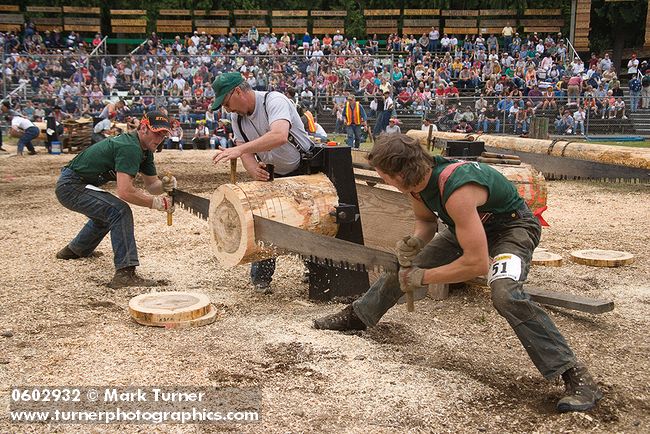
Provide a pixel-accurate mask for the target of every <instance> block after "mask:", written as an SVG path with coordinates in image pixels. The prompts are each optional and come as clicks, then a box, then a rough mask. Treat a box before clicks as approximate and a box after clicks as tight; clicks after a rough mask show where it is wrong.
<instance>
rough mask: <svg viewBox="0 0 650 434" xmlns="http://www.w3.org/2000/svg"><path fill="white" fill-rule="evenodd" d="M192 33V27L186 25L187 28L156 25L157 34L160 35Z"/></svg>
mask: <svg viewBox="0 0 650 434" xmlns="http://www.w3.org/2000/svg"><path fill="white" fill-rule="evenodd" d="M191 31H192V25H191V24H189V25H185V26H179V25H174V26H166V25H165V26H161V25H160V24H158V25H156V32H158V33H179V32H191Z"/></svg>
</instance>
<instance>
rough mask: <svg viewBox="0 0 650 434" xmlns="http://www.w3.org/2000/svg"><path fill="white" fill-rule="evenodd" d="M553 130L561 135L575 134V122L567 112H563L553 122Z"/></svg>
mask: <svg viewBox="0 0 650 434" xmlns="http://www.w3.org/2000/svg"><path fill="white" fill-rule="evenodd" d="M555 129H556V131H557V133H558V134H561V135H564V134H574V133H575V122H574V120H573V117H572V116H571V112H569V110H564V112H563V113H562V116H561V117H560V118H559V119H558V120H556V121H555Z"/></svg>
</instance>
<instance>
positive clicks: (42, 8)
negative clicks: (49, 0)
mask: <svg viewBox="0 0 650 434" xmlns="http://www.w3.org/2000/svg"><path fill="white" fill-rule="evenodd" d="M62 11H63V9H61V6H27V12H48V13H55V14H60V13H61V12H62Z"/></svg>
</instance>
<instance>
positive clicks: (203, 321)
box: [136, 304, 219, 329]
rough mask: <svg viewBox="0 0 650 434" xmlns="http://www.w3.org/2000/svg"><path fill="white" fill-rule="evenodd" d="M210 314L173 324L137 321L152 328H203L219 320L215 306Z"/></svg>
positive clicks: (210, 310)
mask: <svg viewBox="0 0 650 434" xmlns="http://www.w3.org/2000/svg"><path fill="white" fill-rule="evenodd" d="M208 307H209V309H208V313H206V314H205V315H203V316H200V317H198V318H194V319H190V320H186V321H173V322H148V321H144V320H137V319H136V322H137V323H138V324H142V325H146V326H152V327H164V328H166V329H187V328H191V327H201V326H204V325H208V324H212V323H213V322H214V321H215V320H216V319H217V314H218V313H219V311H218V310H217V308H216V307H214V305H213V304H210V305H209V306H208Z"/></svg>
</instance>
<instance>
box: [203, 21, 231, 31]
mask: <svg viewBox="0 0 650 434" xmlns="http://www.w3.org/2000/svg"><path fill="white" fill-rule="evenodd" d="M194 25H195V26H196V27H229V26H230V21H229V20H194ZM197 30H198V29H197Z"/></svg>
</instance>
